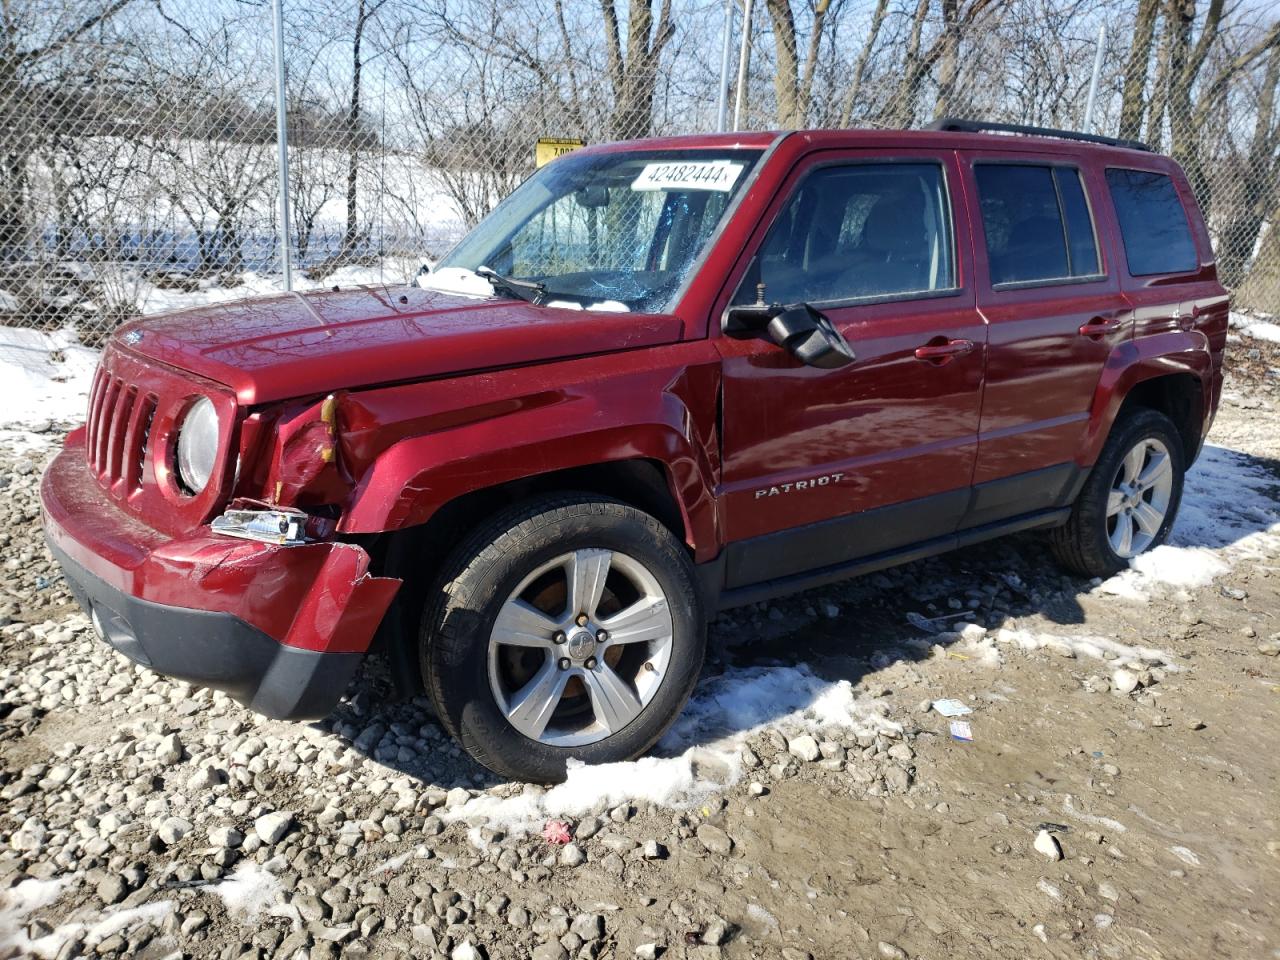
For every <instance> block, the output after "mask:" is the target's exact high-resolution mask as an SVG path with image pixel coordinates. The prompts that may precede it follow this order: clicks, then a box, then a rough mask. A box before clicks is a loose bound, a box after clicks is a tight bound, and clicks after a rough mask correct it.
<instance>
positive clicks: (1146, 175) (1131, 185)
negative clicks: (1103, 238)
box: [1107, 167, 1199, 277]
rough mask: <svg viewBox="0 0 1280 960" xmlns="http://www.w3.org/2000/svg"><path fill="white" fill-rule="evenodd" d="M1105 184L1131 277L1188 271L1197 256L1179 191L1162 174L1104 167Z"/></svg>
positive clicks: (1193, 266) (1196, 261)
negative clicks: (1105, 168) (1105, 171)
mask: <svg viewBox="0 0 1280 960" xmlns="http://www.w3.org/2000/svg"><path fill="white" fill-rule="evenodd" d="M1107 188H1108V189H1109V190H1110V191H1111V200H1112V202H1113V203H1114V204H1115V205H1116V218H1117V219H1118V220H1119V221H1120V236H1121V238H1122V239H1123V240H1124V257H1125V260H1126V261H1128V264H1129V273H1131V274H1132V275H1133V276H1135V277H1144V276H1150V275H1151V274H1156V273H1188V272H1190V271H1192V270H1195V269H1196V266H1197V265H1198V263H1199V257H1198V256H1197V255H1196V245H1195V241H1194V240H1192V239H1191V225H1190V224H1188V223H1187V214H1186V211H1185V210H1183V209H1182V201H1181V200H1180V199H1178V191H1177V189H1176V188H1175V187H1174V185H1173V181H1172V180H1170V179H1169V178H1168V177H1167V176H1165V175H1164V174H1163V173H1150V172H1148V171H1146V170H1125V169H1122V168H1119V167H1113V168H1111V169H1109V170H1107Z"/></svg>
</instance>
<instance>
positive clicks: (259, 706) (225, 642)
mask: <svg viewBox="0 0 1280 960" xmlns="http://www.w3.org/2000/svg"><path fill="white" fill-rule="evenodd" d="M49 549H50V550H51V551H52V552H53V556H54V558H55V559H56V560H57V561H58V563H59V564H61V565H62V570H63V572H64V573H65V574H66V577H67V583H68V585H69V586H70V587H71V592H72V593H73V594H75V597H76V599H77V600H79V601H80V605H81V606H82V607H84V609H85V612H86V613H88V614H89V616H90V617H92V618H93V620H94V622H95V625H96V627H97V629H98V631H99V632H100V634H101V635H102V637H103V639H105V640H106V641H107V643H109V644H110V645H111V646H112V647H114V648H115V649H116V650H117V651H119V652H120V653H122V654H124V655H125V656H126V657H128V658H129V659H130V660H132V661H134V662H135V663H140V664H142V665H143V666H145V667H149V668H150V669H152V670H155V671H156V672H157V673H161V674H164V675H165V676H168V677H174V678H176V679H179V680H186V681H189V682H191V683H194V684H197V685H198V686H202V687H210V688H212V689H214V690H222V691H223V692H225V693H226V694H227V695H228V696H230V697H231V698H232V699H234V700H236V701H238V702H240V703H242V704H244V705H245V706H247V707H249V708H250V709H251V710H254V711H256V712H258V713H261V714H265V715H266V716H269V717H274V718H276V719H278V720H318V719H320V718H321V717H325V716H327V715H328V714H329V713H330V712H331V711H332V710H333V708H334V706H335V705H337V703H338V700H339V699H340V698H341V697H342V694H343V692H344V691H345V690H346V688H347V684H348V683H349V682H350V681H351V677H352V676H353V675H354V674H355V671H356V667H357V666H359V664H360V659H361V657H362V656H363V655H362V654H359V653H317V652H315V651H312V650H300V649H298V648H296V647H289V646H286V645H284V644H282V643H278V642H277V641H276V640H274V639H272V638H271V637H269V636H267V634H265V633H263V632H262V631H261V630H259V629H257V628H256V627H253V626H250V625H249V624H247V623H245V622H244V621H243V620H241V619H240V618H238V617H236V616H234V615H232V614H230V613H219V612H213V611H208V610H190V609H187V608H185V607H171V606H167V605H165V604H160V603H152V602H151V601H149V600H142V599H139V598H138V597H134V596H130V595H129V594H126V593H124V592H122V591H120V590H117V589H116V588H115V587H112V586H110V585H109V584H107V583H105V582H104V581H102V580H101V579H100V578H98V577H97V576H95V575H94V574H92V573H90V572H89V571H88V570H86V569H84V567H82V566H80V564H78V563H76V562H75V561H74V560H72V559H71V558H70V557H68V556H67V555H66V554H65V553H63V552H62V551H61V550H59V549H58V548H57V547H56V546H54V545H53V544H50V545H49Z"/></svg>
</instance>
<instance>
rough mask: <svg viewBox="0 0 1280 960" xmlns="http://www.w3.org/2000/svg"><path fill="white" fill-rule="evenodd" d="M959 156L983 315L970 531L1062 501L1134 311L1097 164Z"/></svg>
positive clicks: (1038, 156)
mask: <svg viewBox="0 0 1280 960" xmlns="http://www.w3.org/2000/svg"><path fill="white" fill-rule="evenodd" d="M962 163H963V167H964V172H965V177H966V181H967V184H968V196H969V198H970V203H971V207H970V216H971V218H972V219H973V220H974V221H975V234H974V247H975V260H976V263H977V291H978V293H977V296H978V309H979V311H980V312H981V313H982V315H983V317H985V318H986V320H987V323H988V346H987V369H986V382H985V386H984V390H983V401H982V413H981V420H980V426H979V433H978V452H977V463H976V467H975V471H974V498H973V504H972V507H971V509H970V511H969V514H968V515H967V516H966V517H965V519H964V526H965V527H975V526H981V525H984V524H987V523H992V522H997V521H1000V520H1004V519H1007V518H1009V517H1013V516H1017V515H1020V514H1026V513H1030V512H1034V511H1039V510H1043V509H1047V508H1052V507H1058V506H1062V505H1064V504H1065V503H1068V502H1070V500H1071V498H1072V497H1073V495H1074V491H1075V483H1076V481H1077V480H1078V479H1079V478H1080V477H1081V476H1082V472H1081V469H1080V468H1078V467H1077V466H1076V464H1075V463H1074V459H1075V457H1076V455H1077V452H1078V451H1079V449H1080V448H1081V445H1082V443H1083V441H1084V438H1085V433H1086V430H1087V428H1088V425H1089V411H1090V407H1091V406H1092V402H1093V396H1094V392H1095V390H1096V389H1097V386H1098V382H1099V380H1100V379H1101V376H1102V369H1103V365H1104V364H1105V363H1106V360H1107V357H1108V356H1109V355H1110V353H1111V351H1112V350H1113V349H1114V348H1115V347H1116V345H1117V344H1118V343H1120V342H1121V341H1122V340H1124V339H1126V338H1128V337H1130V336H1132V328H1133V322H1132V321H1133V314H1132V311H1131V309H1130V307H1129V304H1128V302H1127V301H1126V300H1125V299H1124V297H1123V295H1122V294H1121V290H1120V283H1119V278H1118V277H1117V275H1116V270H1115V268H1114V265H1113V264H1111V263H1110V262H1109V258H1108V255H1107V244H1105V243H1104V242H1103V238H1102V235H1101V233H1100V231H1099V228H1098V218H1097V216H1096V215H1095V210H1096V208H1097V198H1098V197H1099V196H1100V195H1101V191H1102V190H1103V189H1104V188H1103V186H1102V183H1101V179H1100V178H1101V171H1100V170H1097V169H1094V168H1092V167H1090V166H1088V165H1087V164H1085V163H1081V162H1080V161H1079V160H1078V159H1076V158H1074V157H1073V156H1072V155H1070V154H1063V155H1060V156H1059V155H1054V154H1044V153H1030V152H1027V153H1018V152H1004V151H999V152H997V151H992V152H990V153H984V152H980V151H965V152H963V153H962Z"/></svg>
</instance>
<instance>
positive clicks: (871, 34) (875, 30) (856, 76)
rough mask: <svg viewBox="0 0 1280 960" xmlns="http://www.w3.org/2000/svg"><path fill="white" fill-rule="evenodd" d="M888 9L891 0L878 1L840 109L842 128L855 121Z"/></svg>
mask: <svg viewBox="0 0 1280 960" xmlns="http://www.w3.org/2000/svg"><path fill="white" fill-rule="evenodd" d="M888 9H889V0H877V2H876V9H875V13H873V14H872V15H871V25H870V26H869V27H868V28H867V37H866V39H865V40H864V41H863V42H862V49H861V50H860V51H858V59H857V61H856V62H855V63H854V65H853V80H852V81H850V83H849V92H848V93H846V94H845V97H844V106H843V107H842V108H841V109H840V126H842V127H847V126H849V123H850V122H851V121H852V119H853V107H854V105H855V104H856V103H857V102H858V97H859V95H861V93H862V81H863V79H864V78H865V77H866V75H867V62H868V61H869V60H870V59H871V51H872V50H873V49H874V48H875V45H876V39H877V38H878V37H879V36H880V27H881V26H882V25H883V24H884V15H885V12H886V11H887V10H888Z"/></svg>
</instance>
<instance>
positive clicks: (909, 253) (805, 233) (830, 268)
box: [734, 162, 955, 303]
mask: <svg viewBox="0 0 1280 960" xmlns="http://www.w3.org/2000/svg"><path fill="white" fill-rule="evenodd" d="M761 283H763V284H764V296H765V298H766V300H767V301H768V302H771V303H773V302H776V303H800V302H807V303H821V302H823V301H834V300H856V299H864V298H879V297H898V296H907V295H910V294H917V293H918V294H922V295H923V294H927V293H929V292H932V291H940V290H950V289H953V288H954V287H955V260H954V254H953V251H952V244H951V213H950V208H949V206H948V202H947V191H946V185H945V181H944V179H943V176H942V168H941V166H939V165H938V164H936V163H906V162H903V163H866V164H850V165H846V166H829V167H820V168H818V169H817V170H815V171H814V172H813V173H811V174H809V176H808V177H806V178H805V179H804V180H803V181H802V182H801V184H800V186H799V187H798V188H797V189H796V191H795V193H793V194H792V195H791V198H790V199H789V200H788V201H787V204H786V206H784V207H783V209H782V211H781V212H780V213H779V214H778V218H777V219H776V220H775V221H774V223H773V226H772V227H770V228H769V233H768V236H766V237H765V241H764V244H763V245H762V246H761V248H760V252H759V253H758V254H757V255H756V258H755V260H754V261H753V262H752V265H751V269H750V270H749V271H748V273H747V276H746V278H745V279H744V281H743V283H742V286H741V287H740V288H739V290H738V295H737V296H736V297H735V298H734V302H735V303H752V302H754V301H755V299H756V296H757V284H761Z"/></svg>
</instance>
